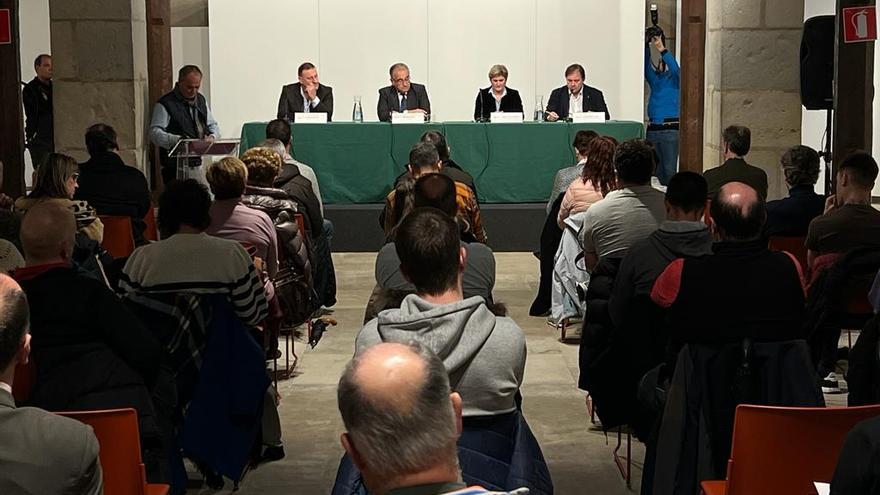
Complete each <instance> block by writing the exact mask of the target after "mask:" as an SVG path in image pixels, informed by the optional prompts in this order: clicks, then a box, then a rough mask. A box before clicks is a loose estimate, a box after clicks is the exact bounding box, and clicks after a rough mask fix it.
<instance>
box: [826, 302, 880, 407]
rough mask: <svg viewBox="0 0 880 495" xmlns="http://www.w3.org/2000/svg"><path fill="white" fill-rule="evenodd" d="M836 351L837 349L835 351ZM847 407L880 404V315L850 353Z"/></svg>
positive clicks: (869, 323) (873, 319)
mask: <svg viewBox="0 0 880 495" xmlns="http://www.w3.org/2000/svg"><path fill="white" fill-rule="evenodd" d="M835 350H836V349H835ZM846 381H847V384H848V385H849V395H848V396H847V405H849V406H867V405H869V404H880V315H874V317H873V318H871V319H870V320H869V321H868V323H866V324H865V326H864V327H863V328H862V333H861V335H859V338H858V339H857V340H856V343H855V344H853V347H852V350H851V351H850V352H849V368H848V369H847V371H846Z"/></svg>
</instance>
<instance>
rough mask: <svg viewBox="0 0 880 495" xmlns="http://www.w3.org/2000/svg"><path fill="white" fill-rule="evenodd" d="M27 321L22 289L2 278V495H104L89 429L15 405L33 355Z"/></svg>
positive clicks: (48, 414) (0, 365)
mask: <svg viewBox="0 0 880 495" xmlns="http://www.w3.org/2000/svg"><path fill="white" fill-rule="evenodd" d="M28 318H29V308H28V301H27V297H26V296H25V295H24V292H22V290H21V287H19V286H18V284H17V283H15V281H14V280H12V279H11V278H9V277H8V276H6V275H0V467H2V469H0V493H25V494H29V493H34V494H37V493H82V494H97V493H103V478H102V476H101V464H100V462H99V461H98V440H97V439H96V438H95V434H94V432H93V431H92V429H91V427H89V426H86V425H84V424H83V423H80V422H79V421H76V420H73V419H70V418H65V417H63V416H57V415H55V414H52V413H50V412H47V411H44V410H42V409H37V408H35V407H16V405H15V399H14V398H13V396H12V384H13V383H14V382H15V370H16V367H17V366H18V365H26V364H28V360H29V355H30V350H31V336H30V334H29V333H28Z"/></svg>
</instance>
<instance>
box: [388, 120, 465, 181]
mask: <svg viewBox="0 0 880 495" xmlns="http://www.w3.org/2000/svg"><path fill="white" fill-rule="evenodd" d="M419 142H420V143H428V144H432V145H434V147H435V148H437V155H438V156H439V157H440V161H441V162H442V164H441V166H440V173H441V174H443V175H445V176H447V177H449V178H450V179H452V180H454V181H456V182H461V183H462V184H464V185H466V186H468V187H470V188H471V190H472V191H474V194H476V193H477V186H476V185H474V178H473V177H472V176H471V174H469V173H467V172H465V171H464V170H463V169H462V168H461V166H460V165H459V164H457V163H455V161H454V160H452V158H450V157H449V152H450V149H449V145H448V144H446V136H444V135H443V133H442V132H440V131H428V132H426V133H424V134H422V137H421V138H419ZM406 179H412V173H410V171H409V170H407V171H406V172H404V173H402V174H400V175H398V176H397V179H395V180H394V187H397V186H398V185H399V184H400V183H401V181H403V180H406Z"/></svg>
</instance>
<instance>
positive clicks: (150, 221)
mask: <svg viewBox="0 0 880 495" xmlns="http://www.w3.org/2000/svg"><path fill="white" fill-rule="evenodd" d="M144 223H145V224H147V228H146V229H144V239H146V240H148V241H158V240H159V228H158V227H156V210H154V209H153V205H150V209H149V210H148V211H147V214H146V215H144Z"/></svg>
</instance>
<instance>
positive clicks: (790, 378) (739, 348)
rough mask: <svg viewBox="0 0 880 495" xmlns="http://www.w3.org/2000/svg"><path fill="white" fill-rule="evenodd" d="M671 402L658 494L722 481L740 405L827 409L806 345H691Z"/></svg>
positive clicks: (663, 429) (660, 446) (660, 445)
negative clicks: (708, 482) (734, 420)
mask: <svg viewBox="0 0 880 495" xmlns="http://www.w3.org/2000/svg"><path fill="white" fill-rule="evenodd" d="M707 331H709V332H711V331H712V330H711V328H707ZM666 397H667V398H666V405H665V409H664V411H663V421H662V424H661V426H660V434H659V438H658V442H657V453H658V455H657V465H656V469H655V471H654V473H655V474H654V483H653V486H654V491H653V493H657V494H661V493H662V494H676V495H677V494H682V495H684V494H687V495H692V494H694V493H697V492H698V491H699V483H700V481H703V480H707V479H712V480H717V479H724V477H725V474H726V468H727V459H728V457H729V456H730V444H731V440H732V437H733V419H734V413H735V410H736V406H737V405H738V404H744V403H746V404H756V405H766V406H785V407H821V406H824V405H825V400H824V398H823V396H822V393H821V391H820V390H819V386H818V381H817V377H816V374H815V372H814V371H813V368H812V365H811V364H810V358H809V351H808V350H807V345H806V343H805V342H804V341H803V340H793V341H781V342H766V343H751V342H748V341H745V342H739V343H733V344H729V345H726V346H721V347H715V346H700V345H686V346H684V347H683V348H682V350H681V352H680V353H679V355H678V362H677V363H676V365H675V374H674V376H673V379H672V383H671V385H670V388H669V391H668V393H667V396H666Z"/></svg>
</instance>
